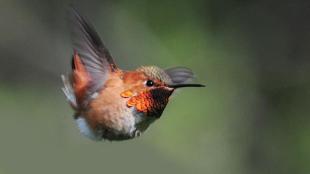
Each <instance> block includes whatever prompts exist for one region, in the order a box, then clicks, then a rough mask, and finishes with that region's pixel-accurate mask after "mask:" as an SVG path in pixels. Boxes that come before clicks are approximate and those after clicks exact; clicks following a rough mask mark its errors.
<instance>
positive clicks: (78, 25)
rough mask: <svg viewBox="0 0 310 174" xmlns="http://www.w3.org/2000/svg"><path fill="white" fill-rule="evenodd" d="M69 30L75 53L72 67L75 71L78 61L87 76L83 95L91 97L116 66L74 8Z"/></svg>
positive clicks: (88, 24)
mask: <svg viewBox="0 0 310 174" xmlns="http://www.w3.org/2000/svg"><path fill="white" fill-rule="evenodd" d="M70 28H71V32H72V42H73V48H74V51H75V54H74V56H73V66H72V67H73V69H75V66H74V64H77V63H79V62H78V61H79V60H78V59H80V62H81V63H82V65H81V66H84V67H85V70H86V72H87V74H88V82H87V85H86V86H87V88H86V93H85V94H86V95H92V94H94V93H95V92H97V91H99V90H100V89H101V88H102V87H103V86H104V83H105V81H106V80H107V78H108V76H109V74H110V73H112V72H114V71H116V70H117V66H116V65H115V63H114V61H113V58H112V56H111V54H110V53H109V51H108V49H107V48H106V47H105V45H104V44H103V42H102V41H101V39H100V37H99V35H98V34H97V32H96V31H95V29H94V28H93V26H92V25H91V24H90V23H89V22H88V21H87V20H86V19H85V18H84V17H83V16H81V15H80V14H79V12H78V11H77V10H76V9H75V8H72V9H71V11H70ZM73 85H74V84H73Z"/></svg>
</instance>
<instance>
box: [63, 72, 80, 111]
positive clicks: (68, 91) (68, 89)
mask: <svg viewBox="0 0 310 174" xmlns="http://www.w3.org/2000/svg"><path fill="white" fill-rule="evenodd" d="M61 79H62V82H63V84H64V87H62V88H61V89H62V91H63V93H64V94H65V96H66V98H67V100H68V102H69V103H70V104H71V106H72V107H73V109H75V110H77V108H78V105H77V102H76V97H75V95H74V90H73V88H72V85H71V83H70V81H69V79H68V78H66V77H65V75H61Z"/></svg>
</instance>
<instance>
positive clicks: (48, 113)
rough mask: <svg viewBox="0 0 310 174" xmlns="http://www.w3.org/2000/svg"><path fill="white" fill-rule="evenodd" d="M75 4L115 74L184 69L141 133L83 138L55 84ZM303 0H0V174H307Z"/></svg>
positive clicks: (309, 32) (309, 78) (308, 98)
mask: <svg viewBox="0 0 310 174" xmlns="http://www.w3.org/2000/svg"><path fill="white" fill-rule="evenodd" d="M71 3H74V4H75V6H76V7H78V8H79V9H80V11H81V12H82V14H84V15H86V16H87V18H88V19H89V20H90V21H91V22H92V23H93V25H94V26H95V28H96V29H97V30H98V32H99V33H100V35H101V37H102V38H103V39H104V42H105V43H106V45H107V47H108V48H109V49H110V52H111V53H112V55H113V56H114V58H115V61H116V62H117V63H118V64H119V66H120V67H122V68H125V69H133V68H136V67H137V66H141V65H150V64H155V65H158V66H160V67H171V66H175V65H184V66H187V67H190V68H192V69H193V70H194V72H195V73H196V76H197V81H199V82H201V83H205V84H207V87H206V88H204V89H202V88H201V89H184V90H182V91H180V92H178V93H177V94H176V95H175V96H174V97H173V99H172V100H171V102H170V104H169V105H168V107H167V108H166V110H165V112H164V114H163V116H162V117H161V119H160V120H158V121H157V122H156V123H154V124H153V125H152V126H151V127H150V128H149V129H148V130H147V131H146V133H144V134H143V135H142V136H141V137H139V138H137V139H134V140H130V141H124V142H109V141H106V142H92V141H90V140H88V139H86V138H84V137H82V136H81V135H80V134H79V132H78V129H77V128H76V126H75V123H74V121H73V119H72V113H73V112H72V110H71V108H70V107H69V105H68V104H67V103H66V101H65V97H64V95H63V94H62V92H61V90H60V88H61V86H62V83H61V80H60V74H63V73H68V72H69V71H70V69H69V65H70V63H69V62H70V57H71V54H72V48H71V44H70V34H69V29H68V26H67V23H66V16H67V8H68V5H69V4H71ZM309 19H310V2H309V1H308V0H304V1H289V0H283V1H270V0H251V1H247V0H191V1H185V0H178V1H162V0H156V1H151V0H145V1H135V0H131V1H126V0H122V1H104V0H91V1H68V0H63V1H56V0H55V1H47V0H33V1H22V0H20V1H18V0H0V53H1V54H0V118H1V119H0V174H20V173H24V174H28V173H29V174H41V173H44V174H49V173H50V174H54V173H66V174H69V173H74V174H85V173H134V174H139V173H141V174H142V173H154V174H157V173H180V174H187V173H197V174H206V173H210V174H227V173H229V174H262V173H273V174H278V173H279V174H291V173H299V174H307V173H310V165H309V164H310V149H309V148H310V117H309V116H310V114H309V113H310V109H309V108H310V58H309V56H310V20H309Z"/></svg>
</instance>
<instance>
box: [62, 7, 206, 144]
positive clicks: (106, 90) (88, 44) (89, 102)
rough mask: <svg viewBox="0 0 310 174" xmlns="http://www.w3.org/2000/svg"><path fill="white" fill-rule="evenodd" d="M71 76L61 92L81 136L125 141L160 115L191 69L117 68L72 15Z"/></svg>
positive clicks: (73, 13) (86, 26)
mask: <svg viewBox="0 0 310 174" xmlns="http://www.w3.org/2000/svg"><path fill="white" fill-rule="evenodd" d="M70 15H71V18H70V19H71V20H70V21H71V22H70V26H71V30H72V41H73V48H74V54H73V58H72V73H71V74H70V75H69V76H68V78H67V77H65V76H64V75H62V80H63V83H64V87H63V88H62V90H63V92H64V94H65V96H66V97H67V100H68V101H69V103H70V105H71V106H72V108H73V109H74V111H75V114H74V119H75V120H76V123H77V125H78V127H79V130H80V132H81V133H82V134H83V135H85V136H87V137H88V138H90V139H93V140H102V139H108V140H126V139H132V138H134V137H136V136H139V135H140V134H141V133H142V132H144V131H145V130H146V129H147V128H148V126H149V125H150V124H151V123H153V122H154V121H155V120H157V119H158V118H160V116H161V115H162V113H163V111H164V109H165V107H166V105H167V103H168V100H169V97H170V96H171V94H172V93H173V92H174V91H175V90H176V89H178V88H181V87H203V86H204V85H201V84H192V83H187V82H188V81H190V80H191V79H192V78H193V73H192V71H191V70H190V69H188V68H184V67H174V68H169V69H165V70H164V69H161V68H159V67H157V66H142V67H139V68H137V69H136V70H133V71H124V70H121V69H120V68H118V66H117V65H116V64H115V62H114V61H113V58H112V56H111V55H110V53H109V51H108V50H107V48H106V47H105V45H104V44H103V42H102V41H101V39H100V38H99V36H98V34H97V32H96V31H95V30H94V28H93V26H92V25H91V24H90V23H89V22H88V21H87V20H86V19H85V18H84V17H83V16H81V15H80V14H79V13H78V11H77V10H76V9H74V8H73V9H72V10H71V12H70Z"/></svg>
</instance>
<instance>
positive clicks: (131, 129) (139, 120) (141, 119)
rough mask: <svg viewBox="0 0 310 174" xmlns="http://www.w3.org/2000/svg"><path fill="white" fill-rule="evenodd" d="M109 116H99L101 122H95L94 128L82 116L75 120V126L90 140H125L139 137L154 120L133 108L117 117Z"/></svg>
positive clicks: (127, 109)
mask: <svg viewBox="0 0 310 174" xmlns="http://www.w3.org/2000/svg"><path fill="white" fill-rule="evenodd" d="M105 114H107V113H105ZM111 114H113V113H110V115H101V116H100V117H99V118H101V120H96V121H95V124H96V126H92V125H93V124H91V123H90V121H89V120H87V117H84V116H82V115H81V116H79V117H78V118H77V119H76V124H77V126H78V128H79V130H80V132H81V134H83V135H84V136H86V137H88V138H90V139H92V140H96V141H99V140H102V139H108V140H125V139H131V138H134V137H136V136H139V135H140V134H141V133H142V132H144V131H145V130H146V129H147V128H148V126H149V125H150V124H151V123H152V122H153V121H154V120H155V118H151V117H148V116H146V115H145V114H144V113H141V112H137V111H136V110H135V109H134V108H126V109H125V110H123V111H122V112H120V113H119V114H118V115H111Z"/></svg>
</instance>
